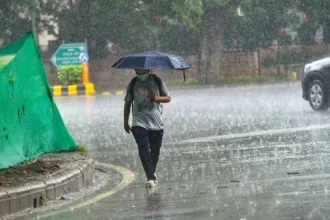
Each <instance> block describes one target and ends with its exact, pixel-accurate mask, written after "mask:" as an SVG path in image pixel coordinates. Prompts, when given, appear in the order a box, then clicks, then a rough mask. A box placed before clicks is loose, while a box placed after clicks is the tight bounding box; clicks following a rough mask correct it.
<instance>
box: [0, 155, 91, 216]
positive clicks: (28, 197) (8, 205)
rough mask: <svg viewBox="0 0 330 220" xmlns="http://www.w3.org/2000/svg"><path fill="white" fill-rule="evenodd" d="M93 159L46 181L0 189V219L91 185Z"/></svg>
mask: <svg viewBox="0 0 330 220" xmlns="http://www.w3.org/2000/svg"><path fill="white" fill-rule="evenodd" d="M94 166H95V161H94V160H93V159H91V158H90V159H87V160H85V161H84V162H82V163H79V164H78V166H77V167H75V168H74V169H70V170H64V171H63V172H62V173H61V174H58V175H56V176H52V177H51V178H50V179H47V180H46V181H37V182H32V183H29V184H27V185H25V186H22V187H17V188H4V189H1V190H0V219H1V218H2V217H5V216H8V215H13V214H15V213H18V212H21V211H24V210H26V209H30V208H38V207H40V206H42V205H43V204H44V203H45V202H46V200H56V199H58V198H60V197H61V196H63V195H66V194H68V193H72V192H77V191H79V190H80V189H82V188H84V187H86V186H88V185H91V184H92V181H93V174H94Z"/></svg>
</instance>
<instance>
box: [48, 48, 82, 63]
mask: <svg viewBox="0 0 330 220" xmlns="http://www.w3.org/2000/svg"><path fill="white" fill-rule="evenodd" d="M82 53H84V54H87V44H86V43H74V44H62V45H61V46H60V47H59V48H58V49H57V50H56V52H55V53H54V55H53V56H52V58H51V59H50V60H51V62H52V63H53V64H54V65H55V66H57V67H59V66H70V65H81V63H82V62H81V60H80V58H79V57H80V55H81V54H82Z"/></svg>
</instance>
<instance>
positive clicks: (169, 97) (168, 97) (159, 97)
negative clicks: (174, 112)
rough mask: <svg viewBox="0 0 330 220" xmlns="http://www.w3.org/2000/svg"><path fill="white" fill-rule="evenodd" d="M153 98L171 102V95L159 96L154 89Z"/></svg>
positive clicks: (158, 100) (157, 100)
mask: <svg viewBox="0 0 330 220" xmlns="http://www.w3.org/2000/svg"><path fill="white" fill-rule="evenodd" d="M152 99H153V100H154V101H155V102H161V103H169V102H170V101H171V96H158V95H156V92H155V91H152Z"/></svg>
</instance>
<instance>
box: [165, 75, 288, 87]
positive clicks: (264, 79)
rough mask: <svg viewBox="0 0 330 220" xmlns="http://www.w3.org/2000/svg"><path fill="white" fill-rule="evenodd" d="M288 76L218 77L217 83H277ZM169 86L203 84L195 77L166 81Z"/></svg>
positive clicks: (286, 79) (283, 80)
mask: <svg viewBox="0 0 330 220" xmlns="http://www.w3.org/2000/svg"><path fill="white" fill-rule="evenodd" d="M290 80H291V78H290V77H289V76H288V77H276V76H233V77H221V78H218V79H217V81H216V84H251V83H276V82H285V81H290ZM166 84H167V85H168V86H184V85H202V84H203V83H201V82H200V81H198V80H197V79H194V78H190V79H187V80H186V81H183V80H174V81H168V82H166Z"/></svg>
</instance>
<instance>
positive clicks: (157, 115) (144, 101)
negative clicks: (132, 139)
mask: <svg viewBox="0 0 330 220" xmlns="http://www.w3.org/2000/svg"><path fill="white" fill-rule="evenodd" d="M153 90H154V91H155V92H156V95H157V96H169V92H168V90H167V87H166V85H165V83H164V81H163V80H161V88H158V86H157V83H156V81H155V79H154V77H152V76H151V75H149V77H148V79H147V80H146V81H141V80H139V79H136V81H135V86H134V105H133V121H132V127H135V126H139V127H143V128H145V129H147V130H153V131H155V130H162V129H163V128H164V124H163V120H162V112H163V104H162V103H159V102H155V101H153V100H152V95H151V92H152V91H153ZM129 91H130V84H129V85H128V87H127V90H126V96H125V99H124V100H125V101H129V102H132V101H133V97H132V95H131V94H130V92H129ZM159 92H160V94H159Z"/></svg>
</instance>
